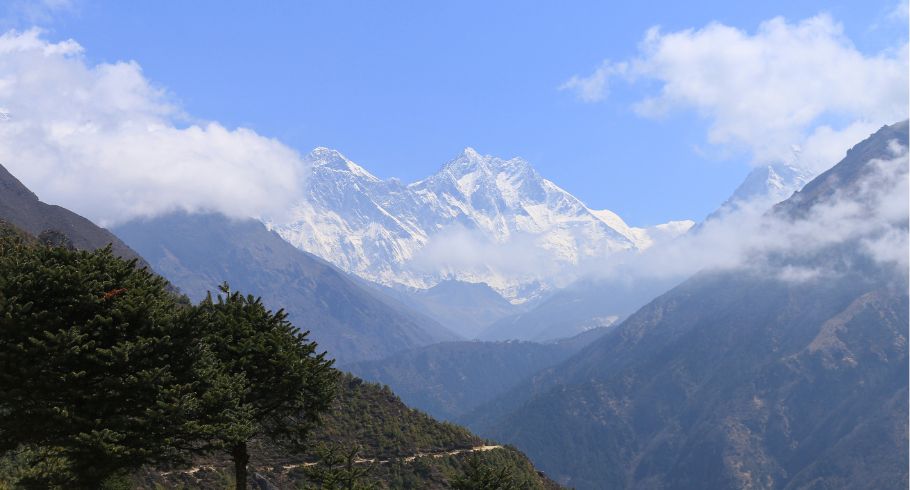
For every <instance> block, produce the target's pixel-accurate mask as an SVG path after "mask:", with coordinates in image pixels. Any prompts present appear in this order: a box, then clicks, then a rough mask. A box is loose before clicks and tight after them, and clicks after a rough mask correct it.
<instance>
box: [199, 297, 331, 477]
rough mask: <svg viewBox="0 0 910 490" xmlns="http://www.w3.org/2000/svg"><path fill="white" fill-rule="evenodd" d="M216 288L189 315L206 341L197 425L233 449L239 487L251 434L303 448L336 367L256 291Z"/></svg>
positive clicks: (326, 401)
mask: <svg viewBox="0 0 910 490" xmlns="http://www.w3.org/2000/svg"><path fill="white" fill-rule="evenodd" d="M221 291H222V293H224V294H223V295H218V296H217V297H216V298H215V299H213V298H212V296H211V295H209V296H208V297H207V298H206V299H205V300H203V301H202V302H201V303H200V304H199V306H198V307H197V308H196V309H195V312H194V315H193V319H194V323H195V324H196V325H198V326H199V327H198V328H199V330H200V334H201V341H202V344H203V345H204V346H205V350H204V352H203V359H205V360H206V362H204V363H203V366H204V368H203V369H205V370H206V372H204V373H203V375H204V377H202V378H201V379H203V380H207V382H208V386H206V387H205V388H206V389H205V390H204V394H203V395H202V396H204V397H205V398H204V400H203V403H202V407H203V408H204V410H203V412H204V413H202V414H201V417H200V420H201V423H200V424H199V427H198V429H199V430H200V432H201V433H203V434H205V436H206V437H207V438H208V439H209V446H210V447H215V448H219V447H220V448H226V449H228V450H230V451H231V457H232V459H233V460H234V465H235V469H236V474H235V478H236V479H237V486H238V488H241V487H245V482H246V465H247V463H248V462H249V453H248V449H247V444H248V443H249V442H250V441H251V440H252V439H253V438H255V437H265V438H268V439H269V440H270V441H271V442H272V443H274V444H277V445H280V446H283V447H286V448H289V449H291V450H302V449H303V448H304V447H305V445H304V444H305V440H306V437H307V435H308V434H309V433H310V432H311V430H312V429H313V427H314V426H315V425H316V423H317V422H318V421H319V416H320V414H321V413H322V412H324V411H325V410H326V409H328V407H329V404H330V403H331V401H332V398H333V396H334V394H335V387H336V380H337V371H335V370H334V369H333V368H332V364H333V362H334V361H331V360H328V359H326V353H325V352H322V353H319V352H318V351H317V348H318V346H317V344H316V343H315V342H312V341H310V340H309V339H308V338H307V336H308V335H309V332H299V331H298V330H297V329H296V328H295V327H294V325H292V324H291V323H290V322H289V321H287V314H286V313H285V312H284V311H281V310H279V311H277V312H272V311H270V310H268V309H267V308H266V307H265V306H264V305H263V304H262V301H261V299H260V298H254V297H253V296H244V295H242V294H240V293H239V292H236V291H234V292H232V291H230V289H229V287H228V286H227V285H226V284H225V285H223V286H222V287H221Z"/></svg>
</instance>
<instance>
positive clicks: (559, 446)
mask: <svg viewBox="0 0 910 490" xmlns="http://www.w3.org/2000/svg"><path fill="white" fill-rule="evenodd" d="M901 145H902V146H903V147H905V148H906V146H907V125H906V122H905V123H902V124H898V125H894V126H889V127H885V128H882V130H880V131H879V132H878V133H876V134H875V135H873V136H872V137H870V138H869V139H868V140H866V141H864V142H863V143H861V144H860V145H857V146H856V147H855V148H854V149H853V150H852V151H851V152H850V153H849V154H848V156H847V158H845V159H844V160H843V161H842V162H841V163H839V164H838V165H837V166H835V167H834V168H832V169H831V170H830V171H828V172H826V173H825V174H822V175H821V176H819V177H817V178H816V179H814V180H813V181H812V182H810V183H809V184H807V185H806V186H805V188H804V189H803V190H802V191H801V192H800V193H799V194H797V195H795V196H793V197H791V198H790V199H788V200H787V201H785V202H784V203H782V204H781V205H779V206H778V207H777V210H776V211H775V212H774V213H771V214H769V216H770V217H771V219H785V220H789V221H787V222H788V223H790V225H791V226H794V227H795V226H808V225H811V224H812V220H815V219H817V218H818V216H819V213H820V212H832V210H834V211H839V212H849V213H860V214H861V215H862V213H864V212H865V207H864V204H865V201H863V200H862V199H859V200H852V201H850V202H852V204H850V205H847V202H846V201H844V200H843V198H844V197H848V198H850V197H857V196H861V195H867V196H874V195H875V194H876V193H877V192H878V190H879V189H870V186H869V183H870V180H869V178H870V177H871V176H873V175H875V174H876V173H877V172H880V170H881V168H882V167H881V165H879V163H877V161H876V160H875V158H885V159H892V160H893V161H892V162H891V164H892V165H896V167H895V169H896V170H898V171H897V172H895V173H894V175H895V176H896V178H895V179H894V180H893V181H891V182H889V183H888V185H890V186H891V187H894V186H895V185H897V186H900V185H904V186H906V183H905V181H906V178H907V158H906V153H904V156H903V157H902V158H900V159H894V157H895V156H896V152H895V148H896V147H897V146H901ZM902 182H903V184H902ZM880 190H881V191H882V192H884V186H883V187H882V189H880ZM904 192H905V193H906V189H905V188H904ZM903 201H904V203H902V204H901V206H902V207H903V214H901V213H900V212H897V213H896V214H888V213H890V211H888V212H886V213H885V215H884V218H889V217H890V219H894V220H896V221H895V222H894V223H893V224H894V226H896V228H894V230H897V231H896V233H902V234H903V235H904V237H906V234H907V224H906V207H905V206H906V204H905V203H906V197H905V198H904V199H903ZM822 210H823V211H822ZM891 211H893V210H891ZM901 216H903V217H901ZM868 219H869V220H873V219H876V220H880V219H883V216H882V215H877V216H871V215H869V216H868ZM809 229H814V228H809ZM872 238H873V237H870V236H861V235H860V236H849V238H846V239H844V240H842V241H833V242H831V243H830V244H828V245H826V246H824V247H822V248H821V249H816V250H812V249H810V248H807V247H805V245H807V243H802V244H797V248H798V249H795V250H777V251H775V252H774V253H772V254H770V255H769V256H766V257H762V258H761V259H762V260H763V263H765V264H767V265H768V266H769V268H768V269H762V268H756V267H743V268H739V269H727V270H718V271H705V272H703V273H700V274H698V275H696V276H695V277H693V278H691V279H689V280H688V281H686V282H684V283H683V284H681V285H679V286H677V287H675V288H673V289H672V290H670V291H669V292H667V293H666V294H664V295H662V296H660V297H658V298H657V299H655V300H654V301H652V302H650V303H649V304H647V305H646V306H644V307H643V308H641V309H640V310H639V311H638V312H636V313H634V314H633V315H632V316H630V317H629V318H628V319H627V320H626V321H624V322H623V323H622V324H621V325H619V326H617V327H615V328H613V329H611V330H610V331H609V332H608V333H607V334H606V335H605V336H604V337H602V338H601V339H599V340H597V341H595V342H594V343H593V344H591V345H590V346H588V347H587V348H585V349H584V350H582V351H581V352H579V353H578V354H576V355H575V356H573V357H572V358H570V359H568V360H567V361H566V362H564V363H562V364H560V365H558V366H555V367H553V368H550V369H546V370H544V371H542V372H541V373H538V374H537V375H535V376H534V377H532V378H531V379H530V380H528V381H527V382H525V383H522V384H520V385H519V386H517V387H516V388H515V389H513V390H512V391H510V392H509V393H507V394H505V395H503V396H501V397H500V398H498V399H497V400H495V401H494V402H492V403H490V404H487V405H485V406H481V407H479V408H477V409H476V410H475V411H474V412H473V414H471V415H470V416H469V417H468V419H470V420H472V422H471V426H472V427H474V428H475V429H476V430H478V431H480V433H481V434H484V435H489V436H495V437H497V438H499V440H503V441H506V442H510V443H513V444H515V445H516V446H518V447H520V448H522V450H524V451H525V452H526V453H527V454H528V455H529V456H530V457H531V458H532V460H534V461H535V463H536V464H538V465H539V466H540V467H541V468H542V469H544V470H545V471H547V472H548V473H549V474H550V475H551V476H553V477H554V478H556V479H557V480H558V481H559V482H561V483H563V484H568V485H571V486H574V487H576V488H580V489H585V488H592V489H593V488H693V489H696V488H768V489H772V488H788V489H790V488H868V489H872V488H905V487H906V482H907V477H908V474H907V465H906V461H907V458H908V449H907V447H908V424H907V415H906V414H907V411H908V404H907V396H908V373H907V362H908V357H907V345H908V344H907V337H908V323H910V318H908V293H907V291H908V281H907V272H906V266H903V267H895V266H894V263H892V262H880V261H879V258H878V256H879V255H882V253H881V252H883V250H881V249H876V248H875V247H874V246H870V240H871V239H872ZM879 238H881V237H879ZM810 239H811V238H810ZM903 243H904V244H905V243H906V241H904V242H903ZM902 248H903V249H902V250H898V251H895V252H896V253H899V254H904V260H906V253H907V252H906V246H905V245H904V246H903V247H902ZM810 250H811V251H810ZM863 250H865V251H866V252H871V253H866V252H861V251H863ZM797 268H804V269H808V268H812V269H814V270H819V271H821V272H820V275H817V276H805V277H798V278H796V277H789V278H786V277H783V276H782V275H781V274H779V272H780V271H784V270H789V269H797Z"/></svg>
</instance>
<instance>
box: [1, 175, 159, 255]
mask: <svg viewBox="0 0 910 490" xmlns="http://www.w3.org/2000/svg"><path fill="white" fill-rule="evenodd" d="M0 220H2V221H6V222H8V223H10V224H12V225H13V226H15V227H17V228H19V229H21V230H23V231H25V232H27V233H29V234H31V235H34V236H36V237H39V239H42V240H47V241H50V242H53V243H54V244H56V245H62V244H64V242H65V244H67V245H71V246H73V247H75V248H77V249H79V250H95V249H97V248H102V247H106V246H108V245H111V247H112V249H113V251H114V253H115V254H117V255H119V256H120V257H123V258H125V259H137V260H139V262H140V264H145V261H143V260H142V258H141V257H139V254H137V253H136V252H135V251H134V250H133V249H131V248H130V247H128V246H127V245H126V244H125V243H123V242H122V241H121V240H120V239H119V238H117V237H116V236H114V234H112V233H111V232H109V231H108V230H106V229H104V228H101V227H100V226H98V225H96V224H94V223H92V222H91V221H89V220H88V219H86V218H83V217H82V216H79V215H78V214H76V213H74V212H72V211H70V210H68V209H66V208H62V207H60V206H55V205H52V204H46V203H44V202H41V200H39V199H38V196H36V195H35V193H33V192H32V191H30V190H29V189H28V188H27V187H25V186H24V185H23V184H22V182H20V181H19V179H17V178H16V177H14V176H13V175H12V174H10V173H9V172H8V171H7V170H6V169H5V168H4V167H3V166H2V165H0ZM42 235H43V236H42Z"/></svg>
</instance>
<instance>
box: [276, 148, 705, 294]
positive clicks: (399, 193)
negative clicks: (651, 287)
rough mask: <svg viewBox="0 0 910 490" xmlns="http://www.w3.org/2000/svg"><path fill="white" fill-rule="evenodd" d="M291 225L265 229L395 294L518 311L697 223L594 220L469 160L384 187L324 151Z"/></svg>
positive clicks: (512, 168) (539, 185) (501, 169)
mask: <svg viewBox="0 0 910 490" xmlns="http://www.w3.org/2000/svg"><path fill="white" fill-rule="evenodd" d="M307 160H308V161H309V162H310V164H311V165H312V174H311V175H310V177H309V178H308V180H307V181H306V183H305V192H304V195H302V196H301V198H300V202H299V204H298V205H297V206H296V207H295V208H294V210H293V212H292V215H291V218H289V219H286V220H283V221H281V222H277V221H270V222H269V223H268V224H269V227H270V228H271V229H273V230H275V231H277V232H278V233H279V234H280V235H281V236H282V237H283V238H285V239H286V240H287V241H288V242H290V243H292V244H294V245H295V246H297V247H299V248H300V249H302V250H306V251H308V252H311V253H313V254H315V255H317V256H319V257H322V258H323V259H325V260H327V261H329V262H331V263H333V264H335V265H337V266H338V267H340V268H341V269H343V270H345V271H348V272H352V273H355V274H357V275H359V276H360V277H363V278H365V279H368V280H371V281H374V282H377V283H380V284H384V285H388V286H406V287H411V288H422V289H426V288H430V287H432V286H434V285H436V284H437V283H439V282H441V281H444V280H448V279H454V280H459V281H464V282H470V283H485V284H487V285H489V286H490V287H492V288H493V289H495V290H496V291H497V292H499V293H500V294H501V295H502V296H504V297H505V298H506V299H508V300H510V301H511V302H513V303H522V302H525V301H527V300H529V299H533V298H537V297H539V296H541V295H542V294H544V293H545V292H547V291H550V290H553V289H555V288H556V287H557V286H558V285H559V284H558V283H559V280H563V281H565V279H564V278H561V277H560V273H561V272H563V271H564V269H565V268H570V267H572V266H574V265H577V264H579V263H580V262H583V261H584V260H585V259H586V258H590V257H602V256H604V255H606V254H609V253H611V252H615V251H619V250H630V249H643V248H647V247H648V246H649V245H650V244H651V243H652V242H653V240H654V237H656V236H665V235H670V236H673V235H676V234H679V233H684V232H685V231H686V230H687V229H688V228H689V227H690V226H691V225H692V222H687V221H682V222H672V223H668V224H666V225H661V226H659V227H654V228H651V229H642V228H633V227H630V226H628V225H627V224H626V223H625V222H624V221H623V220H622V219H621V218H620V217H619V216H617V215H616V214H615V213H612V212H610V211H608V210H592V209H590V208H588V207H587V206H586V205H585V204H584V203H582V202H581V201H580V200H579V199H577V198H575V197H574V196H572V195H571V194H569V193H568V192H566V191H565V190H563V189H561V188H560V187H558V186H557V185H556V184H554V183H553V182H551V181H549V180H547V179H545V178H543V177H542V176H541V175H540V174H538V172H537V171H536V170H535V169H534V168H533V167H532V166H531V165H530V164H529V163H528V162H526V161H524V160H522V159H520V158H513V159H510V160H504V159H501V158H496V157H493V156H489V155H481V154H479V153H478V152H476V151H475V150H473V149H471V148H467V149H465V150H464V152H463V153H462V154H461V155H459V156H458V157H457V158H455V159H454V160H452V161H450V162H448V163H446V164H445V165H444V166H443V167H442V168H441V169H440V170H439V171H438V172H437V173H436V174H434V175H432V176H430V177H428V178H426V179H424V180H421V181H419V182H414V183H412V184H403V183H401V182H399V181H398V180H395V179H391V180H382V179H379V178H377V177H375V176H374V175H372V174H371V173H369V172H368V171H367V170H365V169H364V168H363V167H360V166H359V165H357V164H355V163H354V162H352V161H350V160H348V159H347V158H345V157H344V156H343V155H342V154H341V153H339V152H337V151H335V150H330V149H327V148H317V149H316V150H314V151H313V152H312V153H310V154H309V156H308V157H307Z"/></svg>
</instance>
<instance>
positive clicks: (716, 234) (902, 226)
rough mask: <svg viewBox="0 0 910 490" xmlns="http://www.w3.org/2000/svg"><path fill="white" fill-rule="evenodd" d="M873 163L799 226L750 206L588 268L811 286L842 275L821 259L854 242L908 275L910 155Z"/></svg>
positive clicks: (899, 153)
mask: <svg viewBox="0 0 910 490" xmlns="http://www.w3.org/2000/svg"><path fill="white" fill-rule="evenodd" d="M869 165H871V168H870V170H869V171H868V173H867V174H865V175H864V176H863V177H862V178H861V179H860V180H859V181H858V182H857V183H856V185H852V186H850V187H849V188H847V189H846V190H844V189H842V190H840V191H839V192H838V193H836V194H835V195H834V196H832V197H831V198H830V199H827V200H826V201H825V202H822V203H820V204H817V205H815V206H814V207H813V208H812V209H811V210H810V212H809V213H808V214H807V215H806V216H805V217H802V218H800V219H797V220H795V221H794V220H791V219H789V218H786V217H783V216H779V215H777V214H773V213H768V212H767V208H766V207H764V206H760V205H752V204H751V203H750V204H748V205H745V206H743V207H741V208H739V209H737V210H736V211H734V212H731V213H730V214H728V215H723V216H721V217H719V218H717V219H714V220H709V221H707V222H705V223H703V224H702V227H701V228H700V229H699V230H698V231H697V232H694V233H690V234H688V235H684V236H682V237H680V238H679V239H676V240H673V241H665V242H661V243H658V244H657V245H655V246H654V247H652V248H650V249H648V250H646V251H644V252H643V253H640V254H616V255H613V256H611V257H606V258H604V259H602V261H601V262H600V263H592V264H585V266H584V267H583V268H584V269H587V270H590V271H595V275H598V276H605V277H616V276H621V277H628V278H633V279H636V278H637V279H641V278H654V277H657V278H661V277H662V278H677V279H680V280H681V279H684V278H686V277H689V276H691V275H692V274H694V273H696V272H698V271H701V270H716V269H743V270H752V271H754V272H759V273H761V272H765V273H770V274H771V275H773V276H774V277H777V278H779V279H784V280H790V281H807V280H814V279H818V278H824V277H829V276H830V275H832V274H836V273H837V271H835V270H831V269H826V268H825V267H826V266H827V265H828V264H824V260H821V261H819V257H824V256H825V252H824V251H825V250H827V249H828V248H829V247H832V246H835V245H843V244H852V245H853V246H855V247H856V248H855V250H856V252H858V253H860V254H864V255H865V256H866V257H868V258H870V259H872V260H873V261H875V262H878V263H880V264H883V265H885V266H888V267H893V268H894V269H895V270H903V271H906V270H907V267H908V265H910V264H908V261H910V249H908V219H910V209H908V206H907V203H908V201H910V180H908V156H907V149H906V148H896V149H895V156H894V158H891V159H886V160H876V161H873V162H870V163H869ZM820 262H821V263H820Z"/></svg>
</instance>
